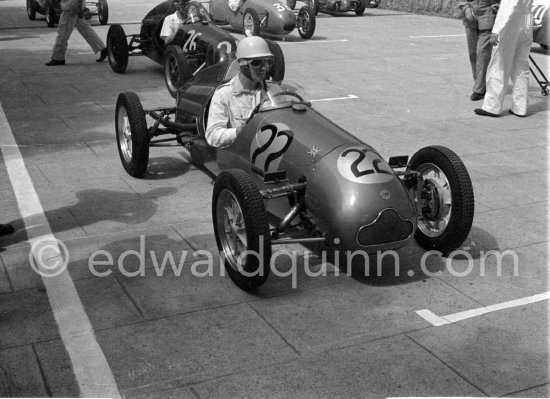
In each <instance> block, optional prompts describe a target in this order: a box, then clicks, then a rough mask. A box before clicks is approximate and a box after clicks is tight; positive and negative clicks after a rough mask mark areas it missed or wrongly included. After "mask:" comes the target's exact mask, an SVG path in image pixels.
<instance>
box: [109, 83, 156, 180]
mask: <svg viewBox="0 0 550 399" xmlns="http://www.w3.org/2000/svg"><path fill="white" fill-rule="evenodd" d="M115 124H116V126H115V128H116V141H117V146H118V154H119V155H120V160H121V162H122V166H124V169H125V170H126V172H128V174H129V175H130V176H133V177H142V176H143V175H144V174H145V171H146V170H147V163H148V162H149V135H148V131H147V122H146V121H145V112H144V111H143V107H142V105H141V101H140V100H139V97H138V96H137V94H136V93H132V92H126V93H120V94H119V95H118V99H117V102H116V111H115Z"/></svg>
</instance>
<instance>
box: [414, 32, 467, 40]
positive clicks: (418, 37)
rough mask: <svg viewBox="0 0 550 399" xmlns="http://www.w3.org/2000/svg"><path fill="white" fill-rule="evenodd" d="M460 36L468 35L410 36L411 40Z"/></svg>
mask: <svg viewBox="0 0 550 399" xmlns="http://www.w3.org/2000/svg"><path fill="white" fill-rule="evenodd" d="M460 36H466V34H465V33H461V34H458V35H433V36H409V39H424V38H434V37H460Z"/></svg>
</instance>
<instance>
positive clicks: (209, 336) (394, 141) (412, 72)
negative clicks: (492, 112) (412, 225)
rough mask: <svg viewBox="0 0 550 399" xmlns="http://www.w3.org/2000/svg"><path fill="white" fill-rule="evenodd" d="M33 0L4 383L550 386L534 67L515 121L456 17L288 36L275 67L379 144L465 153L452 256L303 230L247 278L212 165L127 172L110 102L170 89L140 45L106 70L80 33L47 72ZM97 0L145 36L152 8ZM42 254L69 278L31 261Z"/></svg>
mask: <svg viewBox="0 0 550 399" xmlns="http://www.w3.org/2000/svg"><path fill="white" fill-rule="evenodd" d="M24 3H25V2H24V1H23V0H2V1H0V183H1V184H0V193H1V196H0V209H1V213H0V215H1V220H0V222H10V223H11V224H12V225H13V226H14V228H15V229H16V232H15V233H14V234H12V235H9V236H3V237H0V397H9V396H18V397H31V396H33V397H34V396H39V397H48V396H54V397H78V396H86V397H141V398H229V397H238V398H241V397H253V398H365V397H368V398H382V397H396V396H460V397H486V396H490V397H496V396H499V397H500V396H512V397H548V396H549V386H550V385H549V383H550V378H549V372H548V350H549V344H548V316H549V311H548V299H549V297H550V296H549V288H548V234H547V232H548V228H547V226H548V223H547V211H548V172H549V164H548V155H549V148H550V147H549V145H548V116H549V111H548V98H547V97H544V96H542V95H541V92H540V88H539V87H538V85H537V84H536V82H535V81H534V80H533V79H531V80H530V87H529V101H530V106H529V113H528V116H527V117H526V118H517V117H515V116H513V115H509V114H508V113H507V110H508V109H509V107H510V93H508V95H507V97H506V100H505V106H504V110H503V113H502V116H501V117H499V118H487V117H481V116H477V115H475V114H474V112H473V110H474V108H478V107H479V106H480V105H481V103H480V102H472V101H470V98H469V97H470V94H471V86H472V83H473V82H472V77H471V71H470V66H469V62H468V57H467V49H466V38H465V36H464V31H463V26H462V23H461V21H459V20H454V19H448V18H441V17H435V16H426V15H413V14H407V13H401V12H396V11H389V10H384V9H367V11H366V12H365V15H364V16H363V17H356V16H354V15H353V16H351V15H342V16H333V15H327V14H320V15H319V17H318V19H317V28H316V31H315V35H314V37H313V38H312V39H311V40H308V41H304V40H302V39H300V37H299V36H298V34H297V33H292V34H290V35H289V36H288V37H287V38H285V40H279V44H280V45H281V48H282V49H283V52H284V55H285V59H286V76H285V78H286V79H288V80H293V81H295V82H298V83H299V84H300V85H301V86H303V87H304V88H305V89H306V90H307V91H308V93H309V96H310V98H311V99H312V100H314V102H313V104H314V107H315V108H316V109H317V110H319V111H321V112H323V113H324V114H325V115H326V116H327V117H328V118H329V119H331V120H333V121H334V122H335V123H337V124H339V125H341V126H342V127H344V128H345V129H347V130H349V131H350V132H352V133H353V134H355V135H356V136H357V137H359V138H361V139H362V140H364V141H366V142H367V143H369V144H371V145H372V146H373V147H375V148H376V149H377V150H378V151H379V152H380V153H381V154H382V155H383V156H384V157H386V158H387V157H389V156H391V155H409V156H411V155H412V154H413V153H414V152H415V151H417V150H418V149H420V148H422V147H425V146H427V145H444V146H447V147H449V148H451V149H453V150H454V151H455V152H456V153H457V154H458V155H459V156H460V157H461V158H462V160H463V161H464V163H465V165H466V166H467V168H468V171H469V173H470V176H471V178H472V182H473V185H474V194H475V218H474V223H473V227H472V230H471V233H470V236H469V237H468V239H467V241H466V242H465V243H464V245H463V247H462V248H461V252H460V253H459V254H457V255H456V256H454V257H453V258H452V259H447V258H439V257H435V256H432V257H429V259H428V262H427V263H426V264H425V262H424V261H425V260H426V258H425V257H423V256H424V255H425V251H423V250H422V249H421V248H420V247H418V246H417V245H416V243H414V242H413V243H410V244H408V245H407V246H406V247H404V248H402V249H401V250H399V251H398V254H399V264H398V265H397V266H396V267H393V266H392V267H385V268H383V269H382V270H381V271H380V272H378V271H377V270H376V268H374V269H373V268H372V267H371V268H370V269H369V268H366V269H365V270H370V271H371V273H370V275H368V276H365V275H364V273H362V272H358V271H357V270H355V271H354V272H353V274H352V275H345V274H344V273H342V272H341V271H340V269H338V268H337V267H335V265H334V264H331V263H329V262H326V261H324V260H323V259H322V258H320V257H319V256H318V254H316V253H311V252H310V251H309V250H308V249H307V248H304V247H301V246H298V245H296V246H293V247H291V248H290V249H292V250H294V251H295V253H297V254H298V255H299V256H298V258H297V264H296V265H294V264H291V263H290V260H289V259H281V260H280V262H279V263H278V268H279V270H280V276H276V275H272V276H270V278H269V280H268V281H267V283H266V284H265V285H264V286H262V287H261V289H260V290H259V291H258V292H253V293H248V292H244V291H242V290H240V289H239V288H238V287H236V286H235V285H234V284H233V283H232V282H231V280H230V279H229V277H228V276H226V275H224V273H223V269H222V268H220V267H219V259H218V255H217V249H216V245H215V240H214V236H213V227H212V221H211V196H212V187H213V186H212V181H211V178H210V177H209V176H207V175H205V174H204V173H203V172H201V171H200V170H198V169H197V168H195V167H194V166H192V165H190V164H189V162H188V159H189V157H188V154H187V153H186V151H185V150H184V149H183V148H181V147H162V148H153V149H151V158H150V161H149V168H148V172H147V174H146V176H145V178H143V179H135V178H132V177H130V176H129V175H128V174H126V172H125V171H124V169H123V168H122V166H121V163H120V159H119V155H118V151H117V147H116V138H115V130H114V112H115V111H114V110H115V103H116V99H117V96H118V95H119V93H121V92H124V91H133V92H136V93H137V94H138V95H139V97H140V98H141V100H142V102H143V104H144V107H146V108H151V107H157V106H171V105H173V104H174V100H173V99H172V98H171V97H170V96H169V94H168V92H167V90H166V87H165V84H164V79H163V70H162V67H161V66H160V65H158V64H156V63H155V62H153V61H152V60H150V59H148V58H146V57H130V61H129V66H128V70H127V72H126V73H125V74H116V73H114V72H113V71H112V70H111V69H110V67H109V64H108V63H107V62H104V63H96V62H95V58H97V56H96V55H94V54H92V53H91V52H90V49H89V47H88V46H87V44H86V42H85V41H84V40H83V39H82V37H81V36H80V35H79V34H78V32H76V31H75V32H74V33H73V35H72V37H71V39H70V41H69V49H68V52H67V55H66V61H67V64H66V65H64V66H57V67H46V66H44V63H45V62H46V61H48V60H49V58H50V52H51V48H52V46H53V42H54V40H55V35H56V30H55V29H52V28H48V27H46V24H45V22H44V20H43V19H40V18H41V17H40V16H39V18H37V20H36V21H29V20H28V19H27V16H26V13H25V4H24ZM299 5H300V4H299ZM109 8H110V16H109V23H117V22H122V23H124V25H123V26H124V29H125V30H126V31H127V32H128V33H137V32H139V23H136V22H139V21H140V20H141V19H142V18H143V16H144V15H145V13H147V12H148V11H149V10H150V9H151V8H152V4H150V2H148V1H145V0H139V1H132V2H123V1H121V0H109ZM94 25H95V28H96V30H97V32H98V34H99V35H100V37H102V38H106V35H107V30H108V26H99V25H97V21H96V20H94ZM233 33H235V35H236V36H237V37H239V38H240V37H242V35H240V34H238V33H236V32H233ZM532 56H533V58H534V59H535V60H536V62H537V63H538V64H539V65H540V66H541V68H543V70H544V71H548V69H549V68H548V65H549V55H548V53H547V52H545V51H543V50H542V49H541V48H540V47H539V46H537V45H534V46H533V49H532ZM548 75H550V74H548ZM42 249H44V250H43V251H42ZM52 251H53V252H52ZM56 251H57V252H56ZM490 251H492V252H490ZM208 254H211V255H212V257H211V258H210V257H209V255H208ZM29 255H30V256H29ZM37 256H44V260H45V262H46V263H47V262H50V263H48V264H52V265H54V266H55V265H57V266H59V264H61V265H63V266H64V265H65V263H64V261H65V260H67V263H66V267H67V271H68V273H67V272H64V273H62V274H61V275H59V276H58V277H47V276H41V275H40V274H39V273H38V272H37V271H36V270H34V268H33V265H34V263H35V261H34V260H35V259H36V257H37ZM170 256H171V257H172V258H170ZM170 259H174V262H173V263H170ZM163 262H164V263H163ZM162 264H164V265H165V269H164V270H160V267H161V265H162ZM294 266H296V267H294ZM373 270H374V271H375V272H373ZM39 271H40V270H39ZM46 271H47V270H46ZM50 271H51V272H52V273H53V272H55V270H54V268H53V266H52V269H51V270H50ZM42 272H44V270H42ZM43 274H44V273H43Z"/></svg>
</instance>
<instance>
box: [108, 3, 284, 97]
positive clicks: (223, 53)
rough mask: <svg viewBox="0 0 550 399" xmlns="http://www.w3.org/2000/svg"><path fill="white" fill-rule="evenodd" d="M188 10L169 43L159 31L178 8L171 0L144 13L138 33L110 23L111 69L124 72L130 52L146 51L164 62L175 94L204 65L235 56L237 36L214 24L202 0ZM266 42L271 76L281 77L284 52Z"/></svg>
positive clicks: (144, 53)
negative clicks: (125, 30)
mask: <svg viewBox="0 0 550 399" xmlns="http://www.w3.org/2000/svg"><path fill="white" fill-rule="evenodd" d="M186 10H187V15H188V18H187V20H186V21H185V24H184V25H183V27H182V29H180V31H179V32H178V34H177V35H176V37H175V38H174V40H173V41H172V42H171V43H170V45H169V46H166V45H165V43H164V40H162V39H161V38H160V32H161V30H162V24H163V22H164V18H165V17H166V16H167V15H169V14H172V13H174V12H175V11H176V8H175V5H174V4H173V1H172V0H167V1H164V2H162V3H160V4H159V5H157V6H156V7H154V8H153V9H152V10H151V11H150V12H149V13H148V14H147V15H146V16H145V18H144V19H143V21H142V23H141V30H140V33H139V34H133V35H126V33H125V32H124V29H123V28H122V26H121V25H118V24H113V25H111V26H110V27H109V31H108V32H107V53H108V56H109V64H110V65H111V69H112V70H113V71H114V72H116V73H124V72H125V71H126V68H127V66H128V58H129V57H130V56H138V55H145V56H147V57H149V58H150V59H152V60H153V61H155V62H157V63H159V64H161V65H163V66H164V80H165V83H166V88H167V89H168V92H169V93H170V95H171V96H172V97H176V93H177V91H178V88H179V87H181V86H182V85H183V84H184V83H185V82H186V81H187V80H189V79H190V78H191V77H192V76H193V74H195V73H196V72H198V71H199V70H201V69H202V68H204V67H208V66H211V65H213V64H216V63H219V62H225V61H229V60H233V59H234V58H235V52H236V51H237V42H238V41H237V39H236V38H235V37H234V36H232V35H231V34H229V33H228V32H227V31H225V30H223V29H222V28H220V27H218V26H217V25H216V24H214V23H213V22H212V19H211V18H210V15H209V13H208V11H206V9H205V8H204V7H203V6H202V4H200V3H198V2H195V1H192V2H189V3H188V5H187V9H186ZM267 43H268V45H269V49H270V50H271V52H272V53H273V55H274V66H273V68H272V70H271V78H272V79H273V80H276V81H281V80H283V78H284V73H285V70H284V65H285V63H284V55H283V52H282V50H281V47H280V46H279V45H278V44H277V43H275V42H273V41H271V40H267Z"/></svg>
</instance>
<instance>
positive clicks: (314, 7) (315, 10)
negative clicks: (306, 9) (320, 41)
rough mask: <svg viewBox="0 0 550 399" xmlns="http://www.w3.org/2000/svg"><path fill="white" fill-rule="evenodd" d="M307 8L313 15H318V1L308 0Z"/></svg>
mask: <svg viewBox="0 0 550 399" xmlns="http://www.w3.org/2000/svg"><path fill="white" fill-rule="evenodd" d="M309 6H310V7H311V9H312V10H313V14H314V15H315V16H317V14H319V0H310V2H309Z"/></svg>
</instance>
